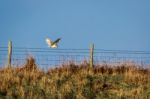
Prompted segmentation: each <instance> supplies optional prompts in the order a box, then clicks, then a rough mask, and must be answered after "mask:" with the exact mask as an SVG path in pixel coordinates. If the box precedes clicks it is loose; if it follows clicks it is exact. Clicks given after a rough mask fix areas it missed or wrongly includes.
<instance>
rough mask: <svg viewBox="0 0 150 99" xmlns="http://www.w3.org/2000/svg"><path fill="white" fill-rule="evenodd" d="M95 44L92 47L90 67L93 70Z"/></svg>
mask: <svg viewBox="0 0 150 99" xmlns="http://www.w3.org/2000/svg"><path fill="white" fill-rule="evenodd" d="M93 54H94V44H92V45H91V46H90V67H91V68H93Z"/></svg>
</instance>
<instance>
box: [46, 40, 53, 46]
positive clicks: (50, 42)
mask: <svg viewBox="0 0 150 99" xmlns="http://www.w3.org/2000/svg"><path fill="white" fill-rule="evenodd" d="M46 43H47V44H48V46H49V47H51V46H52V44H53V41H52V40H51V39H49V38H46Z"/></svg>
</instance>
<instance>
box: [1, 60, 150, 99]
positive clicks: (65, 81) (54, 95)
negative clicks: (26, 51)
mask: <svg viewBox="0 0 150 99" xmlns="http://www.w3.org/2000/svg"><path fill="white" fill-rule="evenodd" d="M88 66H89V64H88V63H86V62H85V63H83V64H80V65H75V64H74V63H70V64H66V65H62V66H60V67H59V68H53V69H49V70H48V71H47V72H44V71H43V70H41V69H39V68H38V67H37V65H36V63H35V61H34V59H33V58H29V59H27V62H26V64H25V65H23V66H20V67H13V68H1V69H0V98H6V99H7V98H8V99H13V98H14V99H150V69H148V68H147V69H145V68H142V67H138V66H136V65H134V64H123V65H121V66H108V65H97V66H94V68H88Z"/></svg>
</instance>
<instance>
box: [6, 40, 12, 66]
mask: <svg viewBox="0 0 150 99" xmlns="http://www.w3.org/2000/svg"><path fill="white" fill-rule="evenodd" d="M11 56H12V41H9V42H8V63H7V67H11Z"/></svg>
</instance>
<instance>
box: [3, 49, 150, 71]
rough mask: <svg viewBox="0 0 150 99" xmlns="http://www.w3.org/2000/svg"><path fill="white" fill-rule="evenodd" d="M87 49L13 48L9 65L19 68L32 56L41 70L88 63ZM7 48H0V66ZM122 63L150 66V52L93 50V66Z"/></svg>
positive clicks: (5, 58) (5, 55) (4, 59)
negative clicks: (67, 64)
mask: <svg viewBox="0 0 150 99" xmlns="http://www.w3.org/2000/svg"><path fill="white" fill-rule="evenodd" d="M89 51H90V50H89V49H50V48H24V47H13V49H12V57H11V61H12V63H11V65H12V66H20V65H23V64H24V63H25V60H26V58H27V57H28V56H29V55H32V56H33V57H34V58H35V59H36V63H37V65H39V66H40V67H42V68H48V67H53V66H60V65H61V64H64V63H67V62H70V61H72V62H74V63H76V64H80V63H82V62H83V61H89V58H90V56H89V55H90V54H89ZM7 55H8V47H0V66H1V67H2V66H5V65H7V62H8V56H7ZM122 63H135V64H138V65H142V66H150V52H148V51H147V52H146V51H127V50H103V49H94V52H93V64H111V65H118V64H122Z"/></svg>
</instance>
